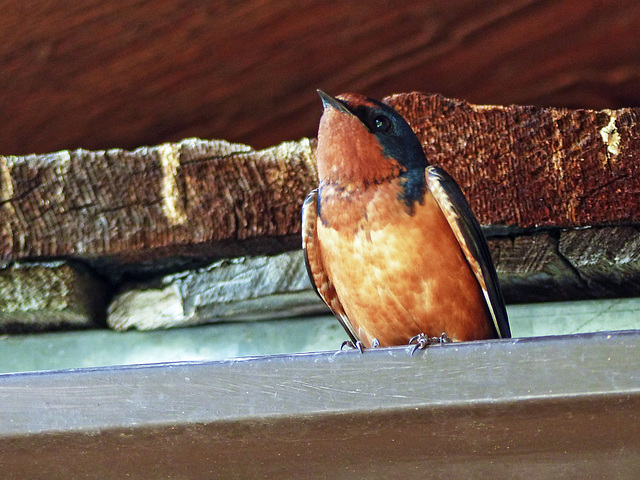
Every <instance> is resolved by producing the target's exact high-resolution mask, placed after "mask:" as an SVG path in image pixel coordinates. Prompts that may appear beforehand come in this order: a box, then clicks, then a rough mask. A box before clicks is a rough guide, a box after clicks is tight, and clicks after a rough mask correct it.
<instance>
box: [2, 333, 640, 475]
mask: <svg viewBox="0 0 640 480" xmlns="http://www.w3.org/2000/svg"><path fill="white" fill-rule="evenodd" d="M639 349H640V334H639V333H638V332H620V333H601V334H588V335H573V336H568V337H547V338H544V339H539V338H538V339H527V340H521V339H511V340H497V341H496V340H494V341H484V342H468V343H465V344H451V345H442V346H434V347H431V348H428V349H427V350H425V351H419V352H416V354H415V355H411V354H410V352H409V350H408V349H407V348H404V347H400V348H384V349H373V350H367V351H366V352H365V353H364V354H360V353H359V352H357V351H344V352H328V353H321V354H306V355H296V356H290V355H287V356H271V357H261V358H246V359H237V360H229V361H224V362H212V363H208V362H204V363H186V364H169V365H155V366H137V367H129V368H122V367H120V368H103V369H88V370H76V371H67V372H52V373H46V374H42V373H40V374H14V375H0V398H2V411H1V412H0V417H1V418H3V421H1V422H0V464H1V465H2V472H3V475H4V476H6V477H7V478H35V477H43V478H77V477H83V476H93V477H99V478H104V479H110V478H118V479H119V478H127V477H128V478H149V477H152V478H153V477H180V478H185V479H189V478H198V479H200V478H300V477H301V475H302V476H303V477H304V478H327V477H330V478H353V477H354V476H355V477H357V478H371V479H374V478H380V477H381V476H382V477H388V478H407V479H412V478H416V479H417V478H421V479H422V478H445V477H447V478H468V477H469V475H470V472H473V473H472V475H473V476H474V477H477V476H480V477H482V478H495V479H507V478H513V477H514V476H516V477H526V478H529V479H532V480H534V479H548V478H555V477H557V476H558V472H561V473H562V476H563V478H567V479H574V478H575V479H584V478H608V477H615V478H618V479H633V480H635V479H636V478H637V473H638V469H640V378H639V376H638V375H639V374H638V362H637V354H638V350H639ZM550 371H552V372H553V374H549V372H550ZM44 407H46V408H44ZM514 432H515V433H514ZM265 439H267V441H265Z"/></svg>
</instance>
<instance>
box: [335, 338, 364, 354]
mask: <svg viewBox="0 0 640 480" xmlns="http://www.w3.org/2000/svg"><path fill="white" fill-rule="evenodd" d="M344 347H349V348H352V349H354V350H358V351H359V352H360V353H364V345H362V342H361V341H360V340H358V341H357V342H356V343H353V341H351V340H345V341H344V342H342V345H340V350H344Z"/></svg>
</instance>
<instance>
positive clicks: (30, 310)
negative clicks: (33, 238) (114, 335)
mask: <svg viewBox="0 0 640 480" xmlns="http://www.w3.org/2000/svg"><path fill="white" fill-rule="evenodd" d="M0 292H2V294H1V295H0V332H4V331H12V332H16V331H18V332H19V331H33V330H44V329H50V328H87V327H94V328H95V327H97V326H98V325H100V324H103V322H104V320H105V309H106V305H107V297H108V295H109V293H110V292H109V289H108V287H107V286H106V285H105V282H103V281H100V280H99V279H98V278H97V277H96V276H95V275H93V274H92V273H91V272H89V271H88V270H87V269H86V268H84V266H83V265H81V264H73V263H72V262H64V261H60V260H58V261H50V262H39V263H32V262H17V263H14V264H11V265H5V266H4V267H0Z"/></svg>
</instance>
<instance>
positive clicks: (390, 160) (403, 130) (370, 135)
mask: <svg viewBox="0 0 640 480" xmlns="http://www.w3.org/2000/svg"><path fill="white" fill-rule="evenodd" d="M318 93H319V94H320V98H321V99H322V103H323V105H324V112H323V114H322V118H321V119H320V128H319V130H318V148H317V150H316V159H317V163H318V176H319V178H320V180H321V181H323V182H327V183H337V184H341V185H345V186H346V185H347V184H350V183H354V182H364V183H367V184H369V183H375V182H381V181H383V180H385V179H388V178H393V177H397V176H399V175H406V174H407V173H408V172H415V171H424V169H425V168H426V167H427V166H428V165H429V163H428V162H427V159H426V157H425V155H424V151H423V150H422V146H421V145H420V141H419V140H418V138H417V137H416V135H415V133H414V132H413V130H412V129H411V127H410V126H409V124H408V123H407V122H406V121H405V119H404V118H402V116H401V115H400V114H399V113H398V112H396V111H395V110H394V109H393V108H391V107H390V106H388V105H385V104H384V103H381V102H378V101H376V100H373V99H371V98H367V97H365V96H363V95H356V94H353V93H347V94H343V95H339V96H337V97H335V98H334V97H331V96H330V95H327V94H326V93H324V92H322V91H320V90H318ZM416 173H417V172H416Z"/></svg>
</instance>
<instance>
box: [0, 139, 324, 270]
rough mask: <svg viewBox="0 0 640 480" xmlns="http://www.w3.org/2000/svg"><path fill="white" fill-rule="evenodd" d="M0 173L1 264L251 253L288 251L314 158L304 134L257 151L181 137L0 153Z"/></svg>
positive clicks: (310, 181) (311, 180)
mask: <svg viewBox="0 0 640 480" xmlns="http://www.w3.org/2000/svg"><path fill="white" fill-rule="evenodd" d="M0 174H2V176H1V178H2V184H1V185H2V189H1V190H0V194H1V197H0V198H1V199H2V200H3V201H2V202H1V203H0V238H1V239H2V242H0V261H12V260H17V259H21V258H24V257H45V258H46V257H56V256H62V255H73V256H75V257H84V258H87V259H95V258H97V257H98V258H102V257H107V258H106V259H103V263H107V264H108V257H118V258H119V259H120V260H121V261H122V262H124V263H126V262H138V263H142V262H145V261H147V262H148V261H150V260H154V259H159V258H167V257H176V256H180V255H187V256H189V255H190V256H193V257H203V256H204V257H206V258H215V257H225V256H233V255H242V254H243V253H245V249H246V248H247V247H246V246H245V243H243V242H245V241H246V243H248V244H249V245H250V246H251V247H252V248H251V250H252V252H253V253H254V254H255V253H258V252H260V251H261V250H262V251H263V252H262V253H267V252H269V251H271V252H273V251H274V249H275V251H282V250H283V249H285V248H287V246H289V248H290V247H291V245H290V244H288V243H287V242H286V241H284V240H283V239H282V237H286V236H287V235H292V234H294V233H297V232H299V230H300V211H301V208H302V201H303V200H304V197H305V195H306V194H307V193H308V192H309V190H311V186H312V185H313V184H314V183H315V164H314V162H313V159H312V157H311V150H310V145H309V141H308V140H302V141H300V142H297V143H284V144H282V145H280V146H278V147H273V148H270V149H267V150H263V151H260V152H256V151H255V150H253V149H251V148H250V147H248V146H246V145H237V144H231V143H229V142H224V141H203V140H197V139H188V140H184V141H182V142H180V143H175V144H164V145H159V146H156V147H151V148H148V147H143V148H140V149H138V150H136V151H133V152H126V151H123V150H109V151H99V152H89V151H84V150H76V151H64V152H58V153H52V154H48V155H41V156H35V155H33V156H27V157H3V156H0ZM256 238H259V239H260V241H259V242H255V241H254V243H251V240H252V239H256ZM269 239H272V241H271V242H270V241H269ZM278 239H280V240H278ZM299 243H300V242H299V239H298V238H296V241H295V242H294V243H293V244H294V245H296V246H298V245H299ZM159 263H160V262H159ZM107 266H108V265H107ZM163 267H164V268H166V265H156V266H155V268H158V269H162V268H163ZM106 273H107V274H109V272H108V271H107V272H106Z"/></svg>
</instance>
